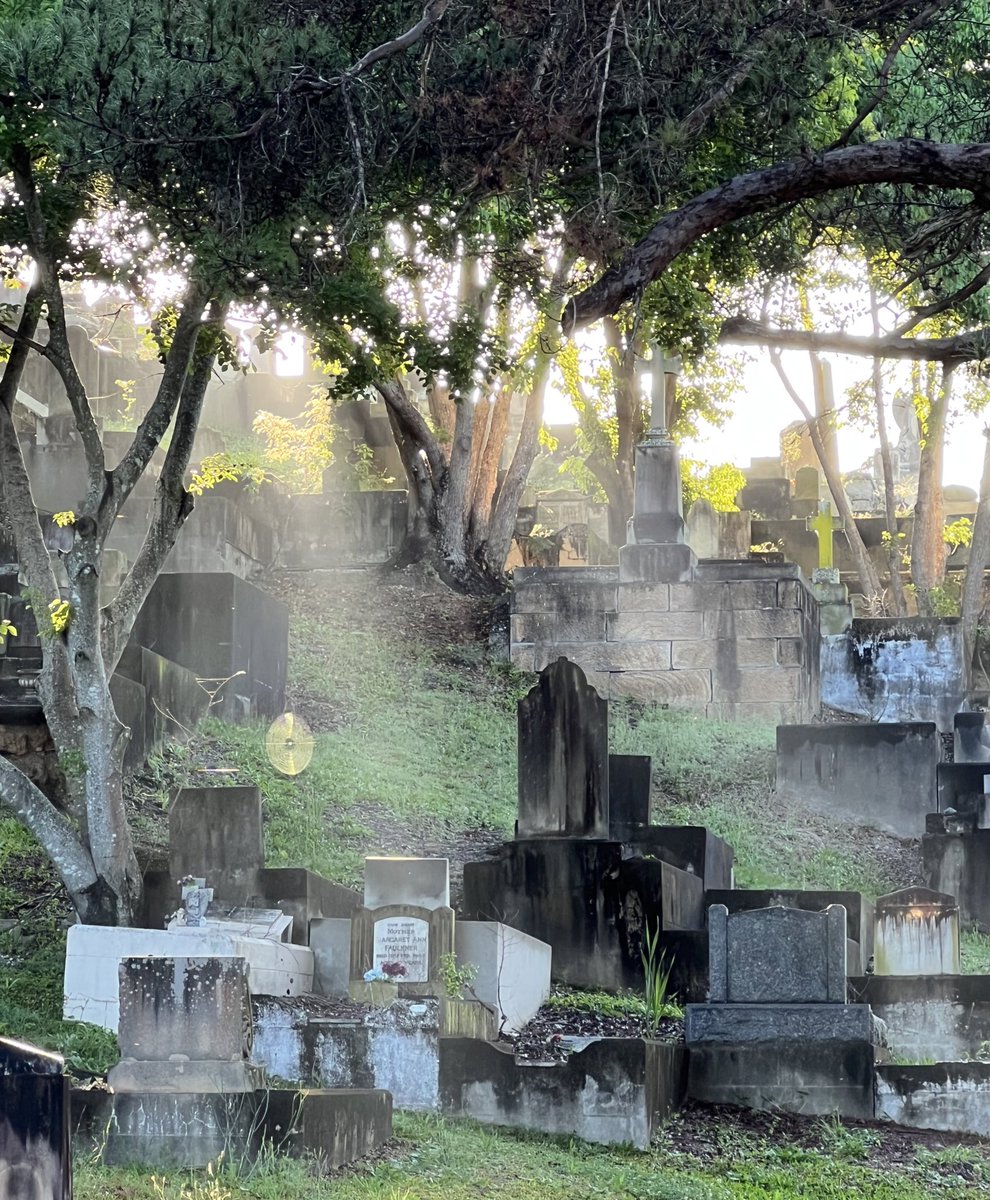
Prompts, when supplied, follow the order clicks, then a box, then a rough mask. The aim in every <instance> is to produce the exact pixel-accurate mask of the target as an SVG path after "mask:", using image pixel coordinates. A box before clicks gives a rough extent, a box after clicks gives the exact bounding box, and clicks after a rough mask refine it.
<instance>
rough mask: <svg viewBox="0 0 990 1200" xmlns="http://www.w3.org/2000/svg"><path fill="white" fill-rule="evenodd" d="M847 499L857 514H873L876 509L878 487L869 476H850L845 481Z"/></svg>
mask: <svg viewBox="0 0 990 1200" xmlns="http://www.w3.org/2000/svg"><path fill="white" fill-rule="evenodd" d="M845 489H846V498H847V499H848V501H849V506H850V507H851V508H852V510H853V512H855V513H872V512H873V511H874V509H875V508H876V504H877V495H876V485H875V484H874V482H873V480H872V479H871V478H870V477H869V475H850V476H849V477H848V478H847V479H846V481H845Z"/></svg>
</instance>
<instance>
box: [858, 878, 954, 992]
mask: <svg viewBox="0 0 990 1200" xmlns="http://www.w3.org/2000/svg"><path fill="white" fill-rule="evenodd" d="M874 946H875V949H874V971H875V973H876V974H877V975H960V974H962V963H961V958H960V952H959V906H958V904H956V902H955V898H954V897H952V896H947V895H945V894H944V893H942V892H933V891H931V890H929V889H928V888H919V887H911V888H903V889H902V890H901V891H899V892H892V893H891V894H890V895H889V896H881V897H880V898H879V899H878V900H877V903H876V935H875V940H874Z"/></svg>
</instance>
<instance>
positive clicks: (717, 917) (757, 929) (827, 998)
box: [708, 904, 847, 1004]
mask: <svg viewBox="0 0 990 1200" xmlns="http://www.w3.org/2000/svg"><path fill="white" fill-rule="evenodd" d="M708 930H709V934H708V936H709V969H710V972H711V984H710V999H711V1002H712V1003H722V1002H724V1003H729V1004H827V1003H836V1004H844V1003H845V1002H846V980H847V972H846V910H845V909H844V908H843V907H842V905H841V904H830V905H829V907H828V908H827V909H826V910H825V911H824V912H822V913H815V912H804V911H802V910H801V909H796V908H783V907H781V906H773V907H771V908H758V909H752V910H750V911H748V912H736V913H732V914H730V913H729V910H728V909H727V908H726V907H725V905H723V904H713V905H712V906H711V908H709V910H708Z"/></svg>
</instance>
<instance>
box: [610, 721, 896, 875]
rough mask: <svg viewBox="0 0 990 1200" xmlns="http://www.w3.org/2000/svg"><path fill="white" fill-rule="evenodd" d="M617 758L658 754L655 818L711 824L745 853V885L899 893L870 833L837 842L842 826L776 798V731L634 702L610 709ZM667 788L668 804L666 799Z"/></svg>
mask: <svg viewBox="0 0 990 1200" xmlns="http://www.w3.org/2000/svg"><path fill="white" fill-rule="evenodd" d="M610 716H611V727H612V750H613V752H614V753H619V754H650V755H652V756H653V773H654V806H653V814H652V817H653V820H654V821H655V822H657V823H659V824H667V825H707V826H708V828H709V829H711V831H712V832H713V833H716V834H718V836H719V837H722V838H724V839H725V840H726V841H727V842H728V843H729V844H730V845H731V846H732V847H733V848H734V849H735V854H736V885H737V886H738V887H749V888H774V887H780V888H811V889H824V890H846V889H848V890H852V891H861V892H863V893H865V894H866V895H868V896H870V897H874V898H875V897H876V896H878V895H883V894H884V893H885V892H887V891H893V890H894V887H895V886H896V884H895V882H894V881H892V880H890V879H887V878H885V876H884V873H883V867H882V866H878V863H877V860H876V857H875V856H874V854H873V853H872V848H871V844H870V836H869V834H868V833H866V834H864V835H862V836H859V837H854V836H848V835H849V834H850V832H851V830H850V828H849V827H848V826H845V825H843V826H841V827H840V828H841V830H842V833H843V834H844V835H846V836H843V837H842V838H841V839H840V838H839V837H837V836H836V833H837V830H836V824H835V822H834V821H833V822H830V821H829V820H828V819H827V818H822V817H817V816H815V815H814V814H811V813H809V812H807V811H795V810H794V808H793V806H784V805H778V804H777V803H776V802H775V801H774V799H773V796H772V793H773V789H774V782H775V780H774V774H775V769H776V765H775V736H776V726H774V725H767V724H762V723H757V722H746V721H740V722H732V723H730V722H724V721H711V720H708V719H707V718H705V717H701V716H698V715H697V714H695V713H691V712H685V711H680V710H676V709H664V708H658V707H656V706H644V705H641V704H637V703H635V702H632V701H627V702H624V703H623V702H619V703H616V702H613V704H612V705H611V713H610ZM657 788H659V792H660V795H659V803H658V802H657V801H658V796H657Z"/></svg>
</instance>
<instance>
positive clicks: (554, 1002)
mask: <svg viewBox="0 0 990 1200" xmlns="http://www.w3.org/2000/svg"><path fill="white" fill-rule="evenodd" d="M547 1007H548V1008H552V1009H556V1010H559V1011H560V1012H575V1011H576V1012H589V1013H595V1015H596V1016H600V1017H648V1016H649V1011H648V1009H647V1005H646V1001H645V999H644V998H643V997H642V996H639V995H636V994H635V993H633V992H618V993H615V994H613V993H611V992H593V991H581V990H579V989H577V988H566V987H557V988H554V990H553V991H552V992H551V993H550V995H549V997H548V998H547ZM663 1007H664V1010H665V1011H664V1012H663V1014H662V1015H663V1016H665V1017H680V1016H683V1015H684V1014H683V1010H682V1009H681V1007H680V1006H679V1005H677V1004H675V1003H674V1002H673V1001H668V1002H666V1003H665V1004H664V1006H663Z"/></svg>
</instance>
